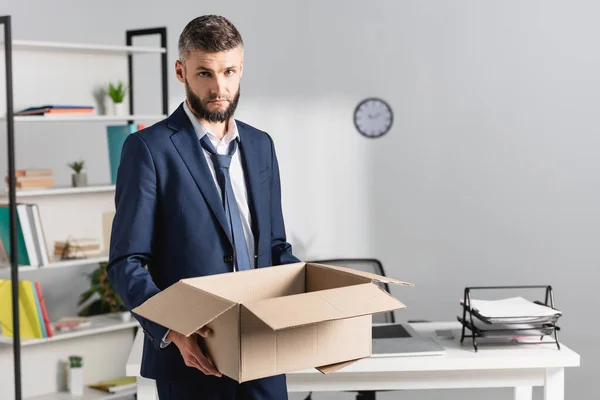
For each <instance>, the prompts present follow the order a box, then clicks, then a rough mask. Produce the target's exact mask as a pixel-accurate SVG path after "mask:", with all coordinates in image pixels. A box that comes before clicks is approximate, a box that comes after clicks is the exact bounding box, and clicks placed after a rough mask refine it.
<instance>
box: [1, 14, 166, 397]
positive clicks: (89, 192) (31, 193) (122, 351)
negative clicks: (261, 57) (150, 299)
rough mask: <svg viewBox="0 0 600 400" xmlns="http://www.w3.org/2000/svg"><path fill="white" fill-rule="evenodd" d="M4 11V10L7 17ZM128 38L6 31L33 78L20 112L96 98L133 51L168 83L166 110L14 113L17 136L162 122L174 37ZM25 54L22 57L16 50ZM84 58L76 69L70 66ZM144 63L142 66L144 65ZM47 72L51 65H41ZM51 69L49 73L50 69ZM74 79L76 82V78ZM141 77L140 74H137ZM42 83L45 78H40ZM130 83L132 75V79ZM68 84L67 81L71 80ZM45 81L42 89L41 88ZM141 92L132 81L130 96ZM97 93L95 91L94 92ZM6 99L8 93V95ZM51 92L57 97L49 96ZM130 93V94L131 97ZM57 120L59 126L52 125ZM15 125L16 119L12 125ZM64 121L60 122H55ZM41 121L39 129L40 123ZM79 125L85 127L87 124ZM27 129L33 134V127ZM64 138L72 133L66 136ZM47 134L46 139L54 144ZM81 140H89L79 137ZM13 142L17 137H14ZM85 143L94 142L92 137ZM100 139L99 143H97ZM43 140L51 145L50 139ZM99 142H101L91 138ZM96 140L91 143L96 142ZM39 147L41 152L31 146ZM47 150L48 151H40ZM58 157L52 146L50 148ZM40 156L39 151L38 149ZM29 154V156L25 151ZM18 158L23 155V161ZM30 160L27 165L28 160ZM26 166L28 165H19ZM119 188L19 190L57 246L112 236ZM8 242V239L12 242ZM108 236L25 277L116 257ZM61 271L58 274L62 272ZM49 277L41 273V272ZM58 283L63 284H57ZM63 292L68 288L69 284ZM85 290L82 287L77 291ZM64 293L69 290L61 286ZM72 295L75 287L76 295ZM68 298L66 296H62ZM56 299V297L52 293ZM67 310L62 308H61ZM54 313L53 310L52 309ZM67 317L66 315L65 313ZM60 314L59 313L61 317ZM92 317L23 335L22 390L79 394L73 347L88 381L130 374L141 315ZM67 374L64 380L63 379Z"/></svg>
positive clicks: (20, 64)
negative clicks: (49, 333)
mask: <svg viewBox="0 0 600 400" xmlns="http://www.w3.org/2000/svg"><path fill="white" fill-rule="evenodd" d="M3 18H4V17H3ZM145 35H159V36H160V39H161V40H160V42H161V43H160V45H159V46H157V47H140V46H133V45H131V44H132V41H133V38H135V37H138V36H145ZM126 37H127V45H125V46H119V45H105V44H85V43H65V42H44V41H31V40H11V36H10V35H6V36H5V37H4V40H7V41H8V40H11V48H12V52H13V54H14V55H13V57H12V60H13V66H12V71H13V74H14V75H15V79H17V78H19V77H20V78H21V79H25V78H24V77H27V81H26V84H22V82H20V83H21V85H19V84H15V85H13V91H14V93H12V99H11V100H12V104H13V105H14V107H15V109H14V110H13V111H14V112H17V111H19V110H20V109H22V108H24V107H28V106H35V105H43V104H91V103H92V102H94V103H96V101H95V100H98V98H97V92H96V91H97V89H98V86H100V87H105V86H104V85H105V84H106V82H107V81H113V82H114V81H116V80H117V79H119V80H121V78H123V75H125V76H129V77H130V78H133V76H132V74H133V73H134V71H135V70H136V69H134V68H133V66H132V63H133V56H137V55H143V54H148V55H152V54H154V55H157V60H160V64H161V69H160V71H161V78H162V79H159V80H158V81H157V84H159V85H160V84H161V83H162V85H161V86H160V90H161V93H162V97H161V98H160V99H161V100H162V101H161V112H159V113H153V112H150V113H139V112H138V113H135V112H133V111H132V110H133V104H132V105H131V107H129V108H130V110H128V111H126V113H128V115H96V113H92V114H70V115H64V114H62V115H47V116H14V118H13V120H14V122H15V125H14V131H13V130H10V131H9V134H11V135H13V138H15V139H21V136H20V135H19V134H18V132H19V130H21V129H23V126H25V128H26V129H30V130H31V132H37V133H38V134H40V132H44V135H46V137H47V136H48V134H50V133H51V132H52V130H59V131H61V133H62V131H64V130H65V129H66V128H65V127H66V125H65V124H70V123H73V124H80V123H95V124H96V125H93V124H92V125H89V126H90V128H88V125H86V127H85V128H83V129H85V130H86V131H88V132H89V131H91V130H94V129H97V128H98V127H99V125H100V124H103V123H127V122H129V121H135V122H157V121H160V120H162V119H164V118H166V114H167V92H168V88H167V75H166V74H167V72H166V61H167V58H166V57H167V48H166V47H167V43H166V28H156V29H141V30H132V31H127V32H126ZM5 47H6V46H5V42H4V41H0V49H1V53H2V54H3V53H4V50H5ZM17 54H18V57H17V56H15V55H17ZM142 57H143V58H142V59H143V60H144V61H143V62H141V63H140V65H141V66H145V65H147V60H148V58H146V56H142ZM72 65H77V66H78V68H77V69H76V70H72V69H71V68H69V66H72ZM40 66H43V68H44V69H47V70H49V71H51V74H52V75H51V79H47V77H46V79H44V77H42V76H41V75H40V74H39V73H38V72H40V71H39V70H37V68H40ZM138 70H139V67H138ZM41 72H43V71H41ZM42 75H43V74H42ZM31 76H34V77H36V78H37V79H39V82H32V81H31V80H30V79H29V78H30V77H31ZM2 82H3V80H0V92H4V90H5V89H6V87H5V86H3V85H4V83H2ZM69 82H73V84H72V85H69ZM133 82H136V81H133ZM38 83H39V85H38ZM125 83H126V84H127V83H128V82H125ZM65 85H66V86H65ZM40 88H41V89H42V90H40ZM133 93H134V91H133V88H130V90H129V92H128V96H131V95H132V94H133ZM92 94H93V95H92ZM0 99H1V98H0ZM48 99H50V100H48ZM2 101H3V100H0V110H4V105H5V104H4V103H2ZM126 101H127V100H126ZM0 123H1V124H2V125H4V124H6V126H8V124H7V116H6V115H4V116H0ZM29 124H31V126H30V125H29ZM43 124H52V125H48V129H45V128H42V130H40V129H39V128H36V126H40V125H41V126H44V125H43ZM50 126H52V128H50ZM8 127H9V129H10V126H8ZM55 127H56V128H55ZM36 129H37V130H36ZM73 129H74V130H75V131H76V130H77V129H82V128H81V125H78V127H77V128H73ZM25 134H26V135H27V134H31V133H30V132H25ZM61 137H62V138H63V140H64V137H65V136H64V135H63V136H61ZM12 143H13V146H16V147H19V148H21V149H23V147H22V145H21V144H20V143H16V140H15V141H13V142H12ZM48 143H49V142H46V146H49V144H48ZM79 143H81V142H79ZM9 144H10V142H9ZM85 145H88V143H87V142H86V143H85ZM96 145H97V144H96ZM42 146H43V145H42ZM89 146H91V148H94V149H95V147H93V146H94V145H89ZM88 148H90V147H88ZM8 151H9V154H12V155H13V156H14V157H12V158H13V159H14V160H17V159H18V158H17V155H16V154H15V148H14V147H12V148H10V147H9V148H8ZM31 154H36V153H31ZM40 154H42V153H40ZM47 154H48V155H49V156H50V157H51V155H50V154H51V152H48V153H47ZM34 157H35V156H34ZM25 158H27V157H25ZM32 160H33V161H37V159H33V158H32V159H29V160H26V161H23V163H27V164H28V165H27V166H30V167H32V168H34V167H36V166H35V165H29V164H32ZM65 163H66V160H65ZM16 164H18V162H17V163H16ZM27 166H25V167H27ZM19 168H23V166H19ZM114 192H115V185H114V184H107V185H94V186H88V187H77V188H74V187H53V188H47V189H24V190H21V189H20V190H16V191H15V198H16V201H17V202H22V203H36V204H38V206H39V211H40V217H41V221H42V226H43V230H44V234H45V237H46V244H47V247H48V250H49V252H50V253H51V254H53V253H54V252H53V251H52V250H53V242H54V241H57V240H65V239H67V238H68V237H69V236H70V237H75V238H78V237H81V238H87V237H90V238H98V239H101V238H103V237H104V234H103V233H104V231H103V222H102V213H104V212H114ZM9 200H10V197H9V192H8V191H7V190H4V191H1V192H0V202H4V203H5V204H6V203H8V202H9ZM8 245H9V244H8V243H7V244H5V247H8ZM106 245H107V243H104V249H103V251H104V252H103V253H102V254H100V255H99V256H93V257H88V258H85V259H73V260H58V259H56V257H55V258H54V260H55V261H54V262H51V263H50V264H48V265H44V266H41V267H29V266H19V267H18V271H19V273H21V272H27V273H28V274H31V275H28V276H27V277H25V278H19V279H31V280H36V276H37V275H35V274H38V273H40V272H38V271H52V270H55V269H58V268H69V267H78V266H85V265H88V266H89V265H90V264H97V263H101V262H106V261H108V249H107V248H106ZM0 271H2V272H4V275H6V272H10V266H9V265H0ZM57 275H58V274H57ZM41 276H46V277H47V276H50V277H52V276H54V274H45V275H41ZM40 279H41V278H40ZM65 283H66V284H65V285H63V284H62V283H59V284H57V286H56V287H54V286H53V285H54V284H52V285H50V286H51V287H52V290H58V289H61V290H66V291H69V290H70V291H71V292H72V291H73V289H72V287H69V283H68V282H65ZM57 288H58V289H57ZM42 290H44V297H45V298H46V300H48V298H49V297H50V298H51V297H52V296H51V295H48V294H46V293H47V291H48V290H49V289H45V288H44V287H42ZM61 293H62V292H61ZM74 294H75V295H77V293H74ZM61 296H62V294H61ZM71 297H72V295H71ZM59 298H60V296H59ZM46 303H48V301H46ZM61 316H62V315H61ZM51 317H52V316H51ZM59 317H60V316H59ZM57 318H58V317H57ZM90 319H91V320H92V325H91V326H90V327H88V328H83V329H80V330H73V331H69V332H56V331H55V334H54V336H53V337H51V338H41V339H21V340H20V354H21V355H20V359H21V367H20V368H19V372H20V375H21V382H22V386H21V388H22V398H24V399H30V400H71V399H74V398H75V397H73V396H71V395H70V394H69V393H68V392H66V391H65V389H66V387H64V380H65V376H64V373H65V367H64V365H63V363H64V361H65V360H66V358H67V356H68V355H71V354H77V355H81V356H82V357H83V360H84V368H85V377H86V382H85V383H86V384H89V383H92V382H96V381H100V380H105V379H110V378H115V377H118V376H123V375H125V372H126V371H125V364H126V361H127V355H128V354H129V351H130V349H131V345H132V344H133V338H134V333H135V330H136V329H137V328H138V327H139V323H138V322H137V320H135V319H132V320H131V321H126V322H124V321H122V320H120V319H119V318H117V316H116V315H102V316H96V317H91V318H90ZM13 346H14V343H13V339H12V338H8V337H0V398H1V399H4V398H13V397H15V393H14V379H15V374H14V371H15V370H14V368H13V367H14V364H13V360H12V353H13ZM61 382H62V383H61ZM134 393H135V390H132V391H126V392H121V393H117V394H111V393H106V392H103V391H100V390H96V389H89V388H86V389H85V392H84V395H83V397H77V399H80V398H84V399H86V400H87V399H90V400H109V399H120V398H131V397H132V396H133V394H134Z"/></svg>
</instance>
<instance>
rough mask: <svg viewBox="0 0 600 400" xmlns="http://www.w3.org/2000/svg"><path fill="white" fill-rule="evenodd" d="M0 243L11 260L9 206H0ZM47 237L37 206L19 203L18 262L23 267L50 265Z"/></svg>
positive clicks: (2, 256) (4, 254)
mask: <svg viewBox="0 0 600 400" xmlns="http://www.w3.org/2000/svg"><path fill="white" fill-rule="evenodd" d="M0 241H1V242H2V247H3V248H4V253H3V254H2V255H0V258H5V259H7V260H10V258H11V255H10V246H9V244H10V216H9V206H8V204H0ZM50 261H51V260H50V255H49V253H48V247H47V245H46V236H45V234H44V229H43V227H42V222H41V217H40V211H39V208H38V205H37V204H33V203H17V262H18V265H21V266H32V267H39V266H42V265H47V264H50Z"/></svg>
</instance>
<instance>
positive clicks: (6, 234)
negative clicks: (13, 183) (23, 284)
mask: <svg viewBox="0 0 600 400" xmlns="http://www.w3.org/2000/svg"><path fill="white" fill-rule="evenodd" d="M0 239H1V240H2V243H3V244H4V248H5V250H6V253H7V255H8V257H9V259H10V257H11V254H10V218H9V208H8V204H2V205H0ZM17 258H18V264H19V265H29V264H30V261H29V256H28V255H27V247H26V246H25V238H24V236H23V228H22V226H21V221H20V220H19V216H18V213H17Z"/></svg>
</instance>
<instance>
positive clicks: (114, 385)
mask: <svg viewBox="0 0 600 400" xmlns="http://www.w3.org/2000/svg"><path fill="white" fill-rule="evenodd" d="M88 387H90V388H92V389H98V390H102V391H104V392H108V393H120V392H123V391H125V390H131V389H135V388H136V377H135V376H122V377H120V378H116V379H108V380H104V381H100V382H96V383H92V384H90V385H88Z"/></svg>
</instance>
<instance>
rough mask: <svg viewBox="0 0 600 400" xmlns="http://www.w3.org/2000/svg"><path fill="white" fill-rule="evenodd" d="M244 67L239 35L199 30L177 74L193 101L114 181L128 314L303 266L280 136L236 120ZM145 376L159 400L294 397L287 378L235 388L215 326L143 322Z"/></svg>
mask: <svg viewBox="0 0 600 400" xmlns="http://www.w3.org/2000/svg"><path fill="white" fill-rule="evenodd" d="M243 68H244V62H243V42H242V38H241V36H240V34H239V32H238V31H237V29H236V28H235V27H234V26H233V24H231V22H229V21H228V20H227V19H225V18H223V17H219V16H213V15H209V16H202V17H199V18H196V19H194V20H192V21H191V22H190V23H189V24H188V25H187V26H186V27H185V29H184V30H183V32H182V33H181V36H180V38H179V59H178V60H177V62H176V65H175V70H176V73H177V78H178V79H179V80H180V81H181V82H182V83H184V85H185V91H186V101H184V102H183V103H182V104H181V105H180V106H179V107H178V108H177V110H175V112H173V114H171V115H170V116H169V117H168V118H167V119H166V120H164V121H161V122H159V123H157V124H155V125H153V126H151V127H148V128H147V129H144V130H142V131H139V132H137V133H133V134H131V135H129V136H128V137H127V140H126V141H125V143H124V145H123V149H122V153H121V161H120V166H119V171H118V175H117V182H116V193H115V205H116V214H115V217H114V220H113V226H112V233H111V240H110V257H109V265H108V268H107V270H108V276H109V279H110V281H111V283H112V285H113V286H114V287H115V289H116V291H117V293H118V294H119V295H120V296H121V298H122V299H123V301H124V303H125V304H126V306H127V308H128V309H130V310H131V309H133V308H134V307H137V306H139V305H140V304H142V303H143V302H144V301H146V300H147V299H148V298H150V297H151V296H153V295H154V294H156V293H158V292H159V291H161V290H164V289H165V288H167V287H168V286H170V285H172V284H173V283H175V282H177V281H178V280H180V279H182V278H188V277H194V276H201V275H211V274H220V273H225V272H232V271H237V270H242V269H249V268H261V267H267V266H272V265H280V264H288V263H293V262H298V261H299V260H298V259H297V258H296V257H294V256H293V255H292V248H291V246H290V244H289V243H287V241H286V235H285V226H284V222H283V216H282V210H281V186H280V180H279V168H278V164H277V157H276V155H275V147H274V145H273V140H272V139H271V137H270V136H269V135H268V134H267V133H265V132H263V131H260V130H258V129H255V128H253V127H251V126H250V125H247V124H245V123H242V122H240V121H237V120H235V119H234V118H233V114H234V112H235V109H236V106H237V104H238V100H239V97H240V78H241V77H242V73H243ZM135 317H136V318H137V319H138V320H139V322H140V324H141V326H142V329H143V330H144V333H145V335H146V337H145V341H144V353H143V358H142V367H141V375H142V376H144V377H147V378H151V379H155V380H156V385H157V389H158V393H159V397H160V399H161V400H164V399H167V400H170V399H176V400H187V399H206V400H225V399H227V400H234V399H235V400H238V399H244V400H245V399H253V400H281V399H287V388H286V380H285V375H278V376H273V377H268V378H264V379H256V380H253V381H249V382H244V383H241V384H239V383H237V382H236V381H234V380H232V379H230V378H228V377H226V376H222V375H221V374H220V373H219V371H217V369H216V368H215V367H214V365H213V364H212V363H211V361H210V359H209V358H208V357H207V356H205V354H203V351H202V350H201V344H202V343H201V341H202V337H206V336H207V335H210V334H211V332H210V330H209V329H208V328H201V329H200V330H199V331H198V332H197V333H196V334H194V335H191V336H190V337H185V336H184V335H181V334H180V333H178V332H175V331H169V330H168V329H167V328H166V327H164V326H161V325H159V324H157V323H154V322H151V321H149V320H147V319H145V318H143V317H141V316H139V315H135Z"/></svg>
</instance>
